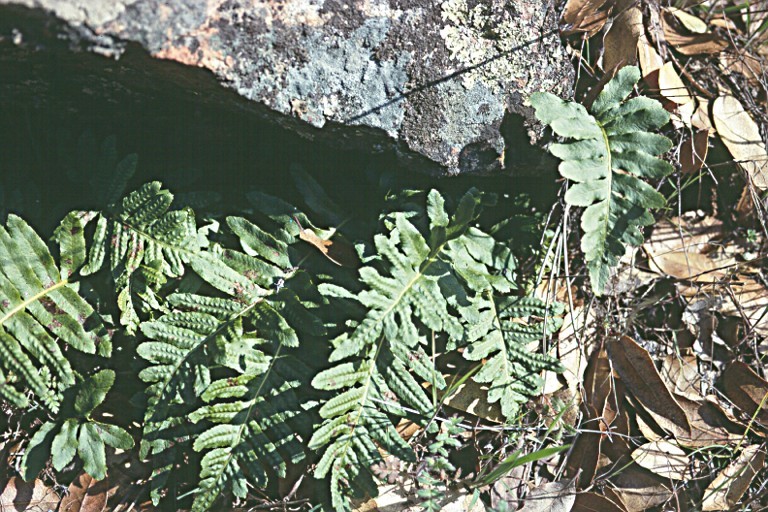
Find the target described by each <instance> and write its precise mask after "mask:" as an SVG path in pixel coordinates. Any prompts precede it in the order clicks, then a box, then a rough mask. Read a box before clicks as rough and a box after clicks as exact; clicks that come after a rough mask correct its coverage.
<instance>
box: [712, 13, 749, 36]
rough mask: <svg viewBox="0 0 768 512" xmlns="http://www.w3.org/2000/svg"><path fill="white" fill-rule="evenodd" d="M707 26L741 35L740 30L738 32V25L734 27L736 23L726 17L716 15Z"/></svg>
mask: <svg viewBox="0 0 768 512" xmlns="http://www.w3.org/2000/svg"><path fill="white" fill-rule="evenodd" d="M709 24H710V25H712V26H713V27H720V28H724V29H726V30H728V31H729V32H736V33H738V34H741V30H739V27H738V25H736V23H735V22H734V21H733V20H732V19H730V18H729V17H727V16H726V15H722V16H717V15H716V16H715V17H713V18H712V19H711V20H709Z"/></svg>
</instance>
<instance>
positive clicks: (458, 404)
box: [437, 379, 504, 423]
mask: <svg viewBox="0 0 768 512" xmlns="http://www.w3.org/2000/svg"><path fill="white" fill-rule="evenodd" d="M437 395H438V397H440V398H441V399H442V397H443V396H442V395H443V393H442V392H441V391H440V390H437ZM443 403H444V404H445V405H448V406H450V407H453V408H454V409H458V410H460V411H464V412H466V413H468V414H472V415H474V416H477V417H478V418H483V419H485V420H488V421H492V422H494V423H503V422H504V417H503V416H502V414H501V405H499V402H495V403H493V404H489V403H488V386H487V385H484V384H479V383H477V382H475V381H474V380H472V379H468V380H466V381H464V383H463V384H462V385H461V386H459V387H458V388H457V389H456V391H455V392H454V393H453V394H451V396H449V397H448V398H447V399H446V400H445V401H444V402H443Z"/></svg>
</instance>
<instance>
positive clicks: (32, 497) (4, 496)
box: [0, 476, 60, 511]
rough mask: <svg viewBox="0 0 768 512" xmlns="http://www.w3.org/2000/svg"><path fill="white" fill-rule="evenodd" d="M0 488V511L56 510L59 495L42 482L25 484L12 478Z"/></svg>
mask: <svg viewBox="0 0 768 512" xmlns="http://www.w3.org/2000/svg"><path fill="white" fill-rule="evenodd" d="M0 488H2V492H0V510H8V511H11V510H13V511H21V510H56V507H57V506H58V505H59V501H60V498H59V495H58V494H56V491H54V490H53V489H51V488H50V487H48V486H47V485H45V484H44V483H43V481H42V480H38V479H35V480H33V481H31V482H25V481H24V480H22V479H21V478H18V477H15V476H14V477H11V478H9V479H8V480H6V481H5V482H4V483H2V484H0Z"/></svg>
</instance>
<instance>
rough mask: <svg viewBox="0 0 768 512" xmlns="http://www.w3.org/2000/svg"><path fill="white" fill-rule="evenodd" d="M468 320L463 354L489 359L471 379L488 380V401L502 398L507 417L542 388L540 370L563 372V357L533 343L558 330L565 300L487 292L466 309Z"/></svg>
mask: <svg viewBox="0 0 768 512" xmlns="http://www.w3.org/2000/svg"><path fill="white" fill-rule="evenodd" d="M464 311H465V314H466V317H465V321H466V323H467V324H468V325H470V326H471V327H470V329H469V331H468V339H469V344H468V346H467V347H466V350H465V351H464V357H465V358H466V359H468V360H470V361H481V360H483V359H486V360H487V361H486V362H485V364H484V365H483V366H482V368H481V369H480V371H478V372H477V373H475V374H474V375H473V376H472V380H474V381H475V382H478V383H481V384H489V385H490V389H489V391H488V402H489V403H496V402H499V403H500V405H501V412H502V414H503V415H504V417H505V418H507V419H508V420H512V419H514V418H515V417H516V416H517V414H518V412H519V411H520V405H521V404H524V403H525V402H527V401H528V400H529V399H530V398H531V397H532V396H535V395H536V394H538V393H539V392H540V391H541V387H542V386H543V384H544V383H543V379H542V378H541V376H540V373H541V372H542V370H553V371H562V367H561V365H560V362H559V361H558V360H557V359H556V358H553V357H551V356H549V355H546V354H542V353H540V352H537V351H535V350H531V348H530V345H531V344H532V343H535V342H537V341H540V340H541V339H542V338H544V337H546V336H548V335H550V334H552V333H553V332H556V331H557V329H558V328H559V327H560V325H561V323H562V321H561V318H560V317H559V315H561V314H562V311H563V307H562V305H560V304H558V303H555V304H552V305H547V304H546V303H544V302H543V301H541V300H539V299H536V298H533V297H510V296H507V297H498V296H495V295H494V294H493V293H491V292H488V293H486V294H483V295H481V296H480V297H478V298H477V299H476V302H475V304H474V305H473V307H472V308H467V309H465V310H464Z"/></svg>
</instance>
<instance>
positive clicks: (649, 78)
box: [637, 32, 664, 89]
mask: <svg viewBox="0 0 768 512" xmlns="http://www.w3.org/2000/svg"><path fill="white" fill-rule="evenodd" d="M637 57H638V62H639V64H640V71H641V72H642V73H643V80H645V83H646V84H648V87H650V88H651V89H658V88H659V70H660V69H661V67H662V66H663V65H664V59H662V58H661V55H659V52H657V51H656V48H654V47H653V45H652V44H651V42H650V41H649V40H648V37H647V36H646V35H645V32H643V33H642V34H640V38H639V39H638V40H637Z"/></svg>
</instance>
